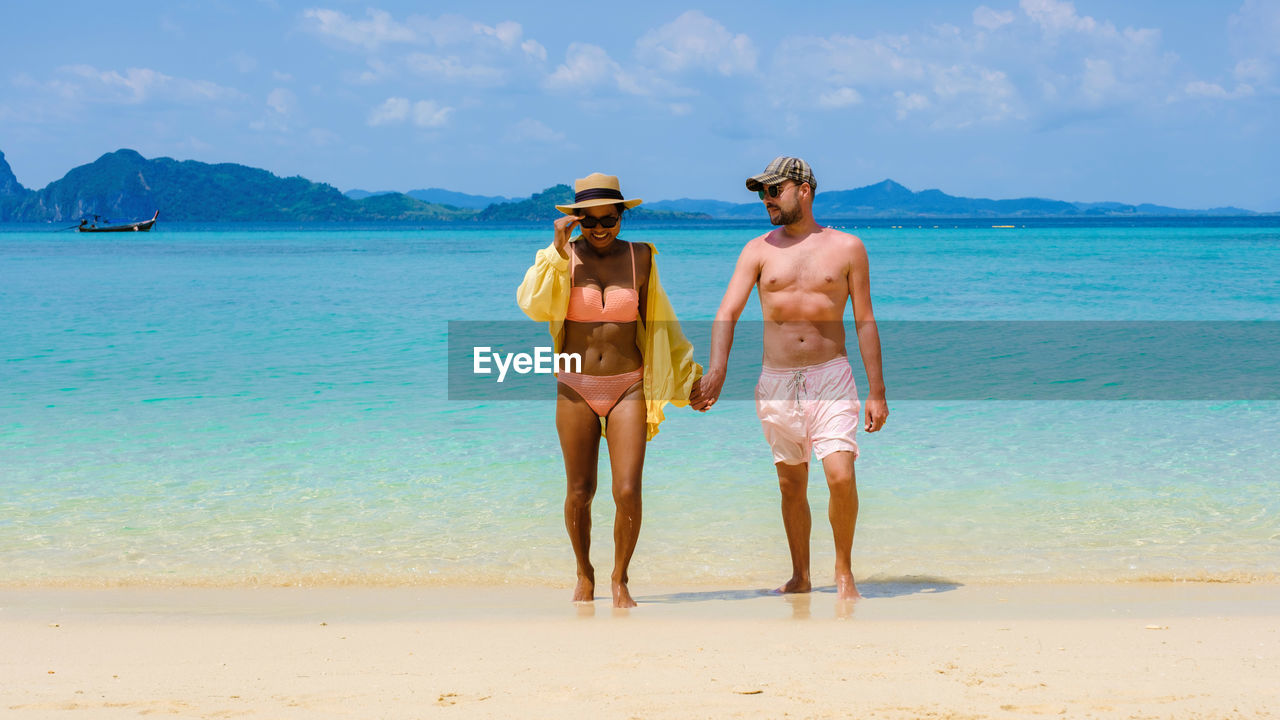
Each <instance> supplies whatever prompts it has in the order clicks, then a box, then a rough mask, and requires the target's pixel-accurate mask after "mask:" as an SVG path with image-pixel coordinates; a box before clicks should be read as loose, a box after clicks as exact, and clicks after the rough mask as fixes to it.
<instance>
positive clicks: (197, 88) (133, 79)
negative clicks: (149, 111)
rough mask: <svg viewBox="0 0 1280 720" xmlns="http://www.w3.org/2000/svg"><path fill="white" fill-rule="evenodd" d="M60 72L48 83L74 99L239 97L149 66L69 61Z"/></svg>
mask: <svg viewBox="0 0 1280 720" xmlns="http://www.w3.org/2000/svg"><path fill="white" fill-rule="evenodd" d="M61 75H62V77H59V78H57V79H55V80H54V81H53V82H51V83H50V87H51V88H52V89H53V90H54V91H55V92H57V93H58V94H60V95H62V96H63V97H65V98H67V99H68V100H73V101H89V102H104V103H119V104H126V105H136V104H140V103H144V102H147V101H151V100H170V101H180V102H193V101H196V102H199V101H209V102H214V101H221V100H233V99H238V98H240V97H241V94H240V93H239V92H238V91H236V90H234V89H232V88H228V87H223V86H221V85H218V84H216V83H211V82H208V81H206V80H188V79H185V78H176V77H172V76H170V75H166V74H164V73H162V72H158V71H156V70H152V69H150V68H128V69H126V70H125V71H124V72H123V73H121V72H118V71H116V70H99V69H97V68H95V67H93V66H91V65H71V66H68V67H64V68H61Z"/></svg>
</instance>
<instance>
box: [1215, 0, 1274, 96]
mask: <svg viewBox="0 0 1280 720" xmlns="http://www.w3.org/2000/svg"><path fill="white" fill-rule="evenodd" d="M1227 38H1228V41H1229V44H1230V47H1231V52H1232V53H1233V54H1234V55H1235V56H1236V58H1237V59H1238V62H1237V63H1236V66H1235V70H1234V75H1235V78H1236V80H1237V81H1239V82H1241V83H1250V84H1252V85H1254V86H1256V87H1258V88H1260V89H1263V90H1265V91H1268V92H1276V91H1277V90H1280V88H1277V82H1276V80H1277V78H1278V77H1280V72H1278V70H1280V40H1277V38H1280V2H1276V1H1275V0H1270V1H1267V0H1245V2H1244V4H1243V5H1241V6H1240V9H1239V10H1237V11H1236V12H1235V13H1234V14H1232V16H1231V17H1230V19H1229V20H1228V21H1227Z"/></svg>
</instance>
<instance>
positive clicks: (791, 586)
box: [774, 575, 813, 595]
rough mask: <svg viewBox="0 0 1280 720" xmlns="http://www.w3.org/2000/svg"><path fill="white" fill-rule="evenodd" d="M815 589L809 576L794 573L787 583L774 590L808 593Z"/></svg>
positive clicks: (777, 591) (785, 592)
mask: <svg viewBox="0 0 1280 720" xmlns="http://www.w3.org/2000/svg"><path fill="white" fill-rule="evenodd" d="M812 589H813V584H812V583H810V582H809V578H807V577H801V576H799V575H793V576H792V577H791V579H790V580H788V581H787V584H786V585H783V586H782V587H780V588H778V589H777V590H774V592H776V593H781V594H784V595H785V594H787V593H807V592H809V591H810V590H812Z"/></svg>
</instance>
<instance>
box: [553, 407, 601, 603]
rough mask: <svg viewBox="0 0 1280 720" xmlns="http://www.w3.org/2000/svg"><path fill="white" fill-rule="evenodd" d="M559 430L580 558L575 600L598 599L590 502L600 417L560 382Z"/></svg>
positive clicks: (573, 540) (567, 503)
mask: <svg viewBox="0 0 1280 720" xmlns="http://www.w3.org/2000/svg"><path fill="white" fill-rule="evenodd" d="M556 430H557V431H558V432H559V435H560V451H561V453H563V455H564V474H565V477H566V478H567V480H568V486H567V488H566V491H565V497H564V526H565V529H566V530H568V531H569V543H570V544H571V545H573V555H574V558H575V559H576V560H577V566H578V567H577V569H578V582H577V585H576V586H575V587H574V589H573V601H574V602H591V601H592V600H594V599H595V587H596V571H595V568H594V567H592V566H591V501H592V500H593V499H594V498H595V496H596V465H598V464H599V455H600V420H599V419H598V418H597V417H596V414H595V412H593V411H592V410H591V408H590V406H588V405H587V403H586V401H585V400H583V399H582V398H581V397H579V396H578V395H577V393H575V392H573V391H572V390H569V389H567V388H565V386H563V385H561V386H560V387H559V391H558V393H557V397H556Z"/></svg>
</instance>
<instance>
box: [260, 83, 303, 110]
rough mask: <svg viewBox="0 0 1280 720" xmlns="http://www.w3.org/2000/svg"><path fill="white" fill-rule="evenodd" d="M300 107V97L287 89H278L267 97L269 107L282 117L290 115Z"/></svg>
mask: <svg viewBox="0 0 1280 720" xmlns="http://www.w3.org/2000/svg"><path fill="white" fill-rule="evenodd" d="M297 105H298V96H297V95H294V94H293V93H292V92H290V91H289V90H286V89H285V88H276V89H275V90H272V91H271V93H270V94H269V95H267V107H269V108H271V110H272V111H274V112H276V113H279V114H280V115H288V114H290V113H291V112H293V109H294V108H295V107H297Z"/></svg>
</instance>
